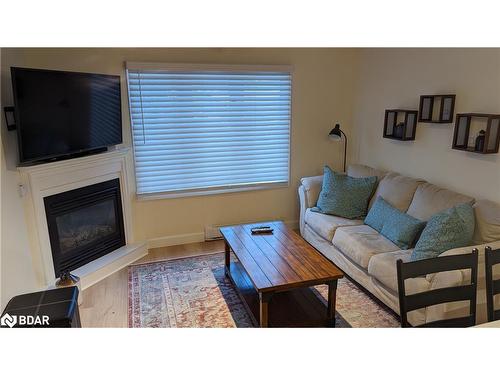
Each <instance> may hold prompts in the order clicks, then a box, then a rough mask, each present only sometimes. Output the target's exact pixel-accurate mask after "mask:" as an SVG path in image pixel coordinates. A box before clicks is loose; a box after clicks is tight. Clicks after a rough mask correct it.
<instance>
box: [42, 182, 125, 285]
mask: <svg viewBox="0 0 500 375" xmlns="http://www.w3.org/2000/svg"><path fill="white" fill-rule="evenodd" d="M44 204H45V213H46V216H47V224H48V229H49V237H50V245H51V250H52V259H53V262H54V272H55V277H59V276H60V274H61V273H62V272H63V271H67V270H69V271H72V270H75V269H77V268H79V267H81V266H83V265H85V264H87V263H89V262H91V261H93V260H95V259H97V258H99V257H102V256H104V255H106V254H108V253H110V252H112V251H113V250H116V249H118V248H120V247H122V246H124V245H125V242H126V241H125V230H124V223H123V212H122V203H121V193H120V181H119V179H118V178H116V179H113V180H109V181H105V182H101V183H98V184H94V185H90V186H85V187H83V188H79V189H74V190H70V191H66V192H63V193H59V194H55V195H51V196H48V197H45V198H44Z"/></svg>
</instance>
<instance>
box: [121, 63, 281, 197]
mask: <svg viewBox="0 0 500 375" xmlns="http://www.w3.org/2000/svg"><path fill="white" fill-rule="evenodd" d="M127 78H128V92H129V102H130V118H131V125H132V138H133V143H134V156H135V172H136V173H135V174H136V182H137V193H138V194H139V195H144V196H147V195H153V196H156V195H158V193H168V194H171V195H174V196H178V195H179V194H180V195H187V194H207V193H213V192H221V191H225V190H230V191H234V190H242V189H243V190H244V189H255V188H263V187H272V186H287V185H288V180H289V168H290V161H289V159H290V157H289V156H290V114H291V71H290V68H289V67H286V66H271V67H260V66H233V65H228V66H225V65H219V66H209V65H206V66H205V65H196V66H195V65H171V64H168V65H165V64H153V63H152V64H144V63H127Z"/></svg>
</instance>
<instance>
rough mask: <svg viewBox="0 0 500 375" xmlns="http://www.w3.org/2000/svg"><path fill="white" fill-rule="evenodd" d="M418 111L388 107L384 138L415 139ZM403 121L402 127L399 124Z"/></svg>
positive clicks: (397, 139)
mask: <svg viewBox="0 0 500 375" xmlns="http://www.w3.org/2000/svg"><path fill="white" fill-rule="evenodd" d="M417 116H418V111H415V110H412V109H386V110H385V118H384V138H388V139H393V140H396V141H413V140H415V132H416V129H417ZM399 123H402V124H403V125H402V129H398V127H397V124H399Z"/></svg>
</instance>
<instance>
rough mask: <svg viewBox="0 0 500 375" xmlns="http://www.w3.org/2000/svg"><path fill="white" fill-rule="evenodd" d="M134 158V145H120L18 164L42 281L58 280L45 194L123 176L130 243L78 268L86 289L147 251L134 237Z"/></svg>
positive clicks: (127, 232)
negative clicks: (131, 176) (77, 155)
mask: <svg viewBox="0 0 500 375" xmlns="http://www.w3.org/2000/svg"><path fill="white" fill-rule="evenodd" d="M130 162H131V161H130V149H129V148H119V149H115V150H113V151H108V152H104V153H101V154H96V155H90V156H85V157H80V158H75V159H69V160H63V161H56V162H52V163H46V164H39V165H33V166H27V167H19V168H18V171H19V173H20V175H21V181H22V186H21V187H20V191H21V192H22V194H23V195H24V208H25V214H26V218H27V223H28V233H29V236H30V247H31V250H32V255H33V260H34V268H35V272H37V276H38V277H39V280H40V283H41V285H43V286H46V287H50V286H52V285H53V284H54V282H55V280H56V277H55V274H54V265H53V261H52V250H51V246H50V238H49V232H48V226H47V219H46V215H45V204H44V198H45V197H47V196H50V195H54V194H58V193H62V192H65V191H69V190H73V189H78V188H81V187H84V186H88V185H92V184H97V183H100V182H104V181H108V180H111V179H115V178H119V179H120V189H121V196H122V210H123V221H124V227H125V238H126V246H124V247H123V248H120V249H118V250H115V251H113V252H112V253H110V254H108V255H107V256H104V257H102V258H99V259H96V260H95V261H93V262H90V263H88V264H87V265H85V266H83V267H81V268H79V269H77V270H75V271H74V273H75V274H77V275H79V276H80V277H81V279H82V280H81V281H82V283H81V284H82V288H83V289H85V288H86V287H88V286H90V285H92V284H94V283H95V282H97V281H99V280H101V279H103V278H104V277H106V276H108V275H109V274H111V273H113V272H115V271H117V270H118V269H120V268H122V267H124V266H126V265H127V264H129V263H131V262H133V261H135V260H136V259H138V258H140V257H142V256H144V255H145V254H147V251H148V250H147V247H146V245H145V244H144V243H137V244H135V243H134V239H133V230H132V228H133V227H132V207H131V202H132V199H133V196H132V195H131V190H132V189H130V186H129V183H130V179H129V176H127V173H128V170H129V169H128V168H127V166H128V164H129V163H130Z"/></svg>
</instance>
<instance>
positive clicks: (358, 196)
mask: <svg viewBox="0 0 500 375" xmlns="http://www.w3.org/2000/svg"><path fill="white" fill-rule="evenodd" d="M376 183H377V178H376V177H374V176H373V177H364V178H354V177H349V176H346V175H345V174H340V173H335V172H334V171H332V170H331V169H330V168H329V167H328V166H325V168H324V176H323V186H322V188H321V193H320V194H319V198H318V203H317V207H316V208H314V210H316V211H319V212H321V213H324V214H330V215H335V216H341V217H345V218H347V219H359V218H361V217H363V216H366V212H367V210H368V201H369V199H370V197H371V196H372V194H373V191H374V190H375V184H376Z"/></svg>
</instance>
